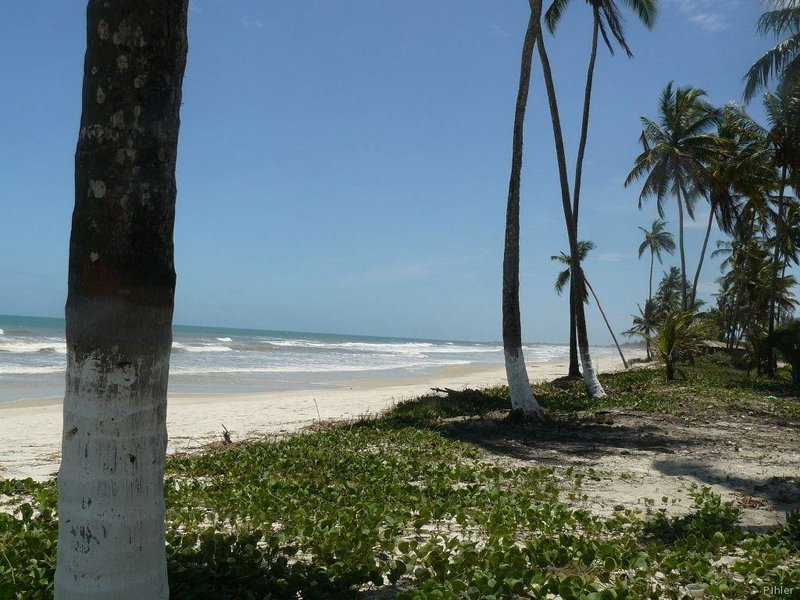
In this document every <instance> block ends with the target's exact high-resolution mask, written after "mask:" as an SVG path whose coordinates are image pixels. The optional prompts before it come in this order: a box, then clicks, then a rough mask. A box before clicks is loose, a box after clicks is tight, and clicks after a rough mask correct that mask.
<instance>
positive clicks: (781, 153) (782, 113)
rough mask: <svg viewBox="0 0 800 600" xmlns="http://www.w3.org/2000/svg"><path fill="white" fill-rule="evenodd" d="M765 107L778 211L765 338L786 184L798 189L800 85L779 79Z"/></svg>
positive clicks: (784, 212) (770, 329) (773, 293)
mask: <svg viewBox="0 0 800 600" xmlns="http://www.w3.org/2000/svg"><path fill="white" fill-rule="evenodd" d="M764 108H765V109H766V113H767V119H768V120H769V130H768V132H767V140H768V141H769V143H770V145H771V147H772V150H773V165H774V167H775V168H776V169H778V170H779V172H780V181H779V186H778V200H777V210H776V214H775V219H774V230H775V243H774V246H773V248H774V250H773V260H772V283H771V284H770V295H769V323H768V329H767V338H768V339H770V338H771V336H772V333H773V331H774V329H775V313H776V302H775V297H776V290H777V285H778V274H779V271H780V263H781V251H782V248H783V246H784V244H783V239H784V236H785V230H786V226H785V225H786V221H787V219H786V217H787V209H788V207H787V204H788V200H789V198H787V194H786V187H787V185H791V186H792V187H793V188H794V190H795V193H797V190H798V189H800V87H799V86H797V85H792V84H790V83H789V82H787V81H786V80H782V81H781V82H780V84H779V85H778V87H777V89H776V91H775V93H774V94H767V95H766V96H765V97H764ZM770 353H771V350H770ZM767 368H768V373H769V374H770V375H774V372H775V365H774V361H773V360H772V357H771V356H770V360H769V364H768V367H767Z"/></svg>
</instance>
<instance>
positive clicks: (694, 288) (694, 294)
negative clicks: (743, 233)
mask: <svg viewBox="0 0 800 600" xmlns="http://www.w3.org/2000/svg"><path fill="white" fill-rule="evenodd" d="M713 224H714V205H713V204H712V205H711V212H710V214H709V215H708V225H707V226H706V236H705V237H704V238H703V247H702V249H701V250H700V261H699V262H698V263H697V271H695V273H694V283H693V284H692V301H691V303H690V304H689V306H694V302H695V299H696V298H697V283H698V281H699V279H700V270H701V269H702V268H703V259H704V258H705V257H706V248H707V247H708V236H709V235H711V226H712V225H713Z"/></svg>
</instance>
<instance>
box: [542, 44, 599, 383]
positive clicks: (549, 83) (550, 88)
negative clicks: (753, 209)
mask: <svg viewBox="0 0 800 600" xmlns="http://www.w3.org/2000/svg"><path fill="white" fill-rule="evenodd" d="M537 45H538V48H539V57H540V58H541V62H542V71H543V73H544V83H545V89H546V90H547V100H548V104H549V105H550V118H551V121H552V124H553V137H554V140H555V146H556V158H557V161H558V176H559V181H560V183H561V203H562V206H563V209H564V221H565V223H566V226H567V236H568V239H569V253H570V273H571V276H570V279H571V281H572V283H571V285H574V286H575V289H576V292H575V296H576V299H581V300H582V299H583V298H584V296H585V294H584V293H583V286H584V285H585V283H584V276H583V268H582V267H581V261H580V255H579V254H578V234H577V231H576V229H575V221H574V219H573V214H572V197H571V196H570V192H569V179H568V177H567V159H566V152H565V151H564V137H563V135H562V130H561V118H560V117H559V114H558V101H557V99H556V90H555V85H554V83H553V73H552V71H551V69H550V60H549V59H548V57H547V49H546V48H545V44H544V37H542V36H540V37H539V39H538V44H537ZM574 306H575V329H576V330H577V334H578V354H579V356H580V359H581V367H582V368H583V380H584V383H585V384H586V390H587V392H588V393H589V395H590V396H592V397H593V398H600V397H603V396H605V395H606V394H605V391H604V390H603V386H602V385H601V384H600V380H599V379H598V378H597V373H596V371H595V370H594V366H593V365H592V359H591V355H590V353H589V336H588V334H587V332H586V313H585V310H584V304H583V302H582V301H576V302H575V303H574Z"/></svg>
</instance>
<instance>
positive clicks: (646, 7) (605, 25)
mask: <svg viewBox="0 0 800 600" xmlns="http://www.w3.org/2000/svg"><path fill="white" fill-rule="evenodd" d="M571 2H572V0H553V3H552V4H551V5H550V8H548V9H547V12H546V13H545V23H546V25H547V28H548V29H549V30H550V33H555V31H556V28H557V27H558V24H559V23H560V22H561V18H562V16H563V14H564V11H565V10H566V8H567V6H568V5H569V4H570V3H571ZM586 3H587V4H588V5H589V6H591V8H592V16H593V19H592V20H593V26H592V46H591V50H590V53H589V67H588V69H587V72H586V90H585V92H584V98H583V118H582V120H581V133H580V139H579V142H578V154H577V158H576V160H575V181H574V189H573V200H572V219H573V221H574V223H575V225H574V226H575V234H576V235H578V212H579V209H580V196H581V183H582V179H583V162H584V156H585V154H586V142H587V138H588V133H589V111H590V106H591V102H592V85H593V82H594V71H595V63H596V60H597V47H598V43H599V37H600V36H602V38H603V41H604V43H605V45H606V47H607V48H608V50H609V52H610V53H611V54H612V55H613V54H614V41H616V43H617V44H619V46H620V47H621V48H622V49H623V50H624V51H625V53H626V54H627V55H628V57H631V56H633V53H632V52H631V49H630V47H629V46H628V42H627V40H626V39H625V27H624V20H623V17H622V15H621V14H620V9H619V6H618V4H625V5H627V6H628V8H630V9H631V10H632V11H634V12H635V13H636V16H637V17H638V18H639V20H640V21H641V22H642V23H643V24H644V25H645V26H646V27H647V28H648V29H651V28H652V27H653V25H654V23H655V19H656V14H657V7H656V5H657V0H619V2H617V0H586ZM612 38H613V41H612ZM574 292H575V289H574V286H573V284H570V303H569V327H570V336H569V340H570V353H569V375H570V376H577V375H580V370H579V368H578V352H577V337H576V332H575V303H576V296H575V293H574Z"/></svg>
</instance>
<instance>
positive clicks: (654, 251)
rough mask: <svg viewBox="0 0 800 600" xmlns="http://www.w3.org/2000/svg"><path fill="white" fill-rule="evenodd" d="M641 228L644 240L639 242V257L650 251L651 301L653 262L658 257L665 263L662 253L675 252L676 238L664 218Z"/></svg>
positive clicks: (650, 293)
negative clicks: (668, 229) (648, 226)
mask: <svg viewBox="0 0 800 600" xmlns="http://www.w3.org/2000/svg"><path fill="white" fill-rule="evenodd" d="M639 229H641V231H642V233H644V241H643V242H642V243H641V244H639V258H642V255H643V254H644V253H645V252H646V251H647V250H649V251H650V279H649V284H648V288H647V289H648V291H647V301H648V302H650V301H651V300H652V299H653V264H654V262H655V259H658V263H659V264H663V263H664V261H663V259H662V257H661V253H662V252H668V253H669V254H672V253H673V252H675V240H674V239H673V237H672V234H671V233H670V232H669V231H667V222H666V221H664V220H663V219H656V220H655V221H653V224H652V225H651V226H650V229H649V230H647V229H645V228H644V227H639Z"/></svg>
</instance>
